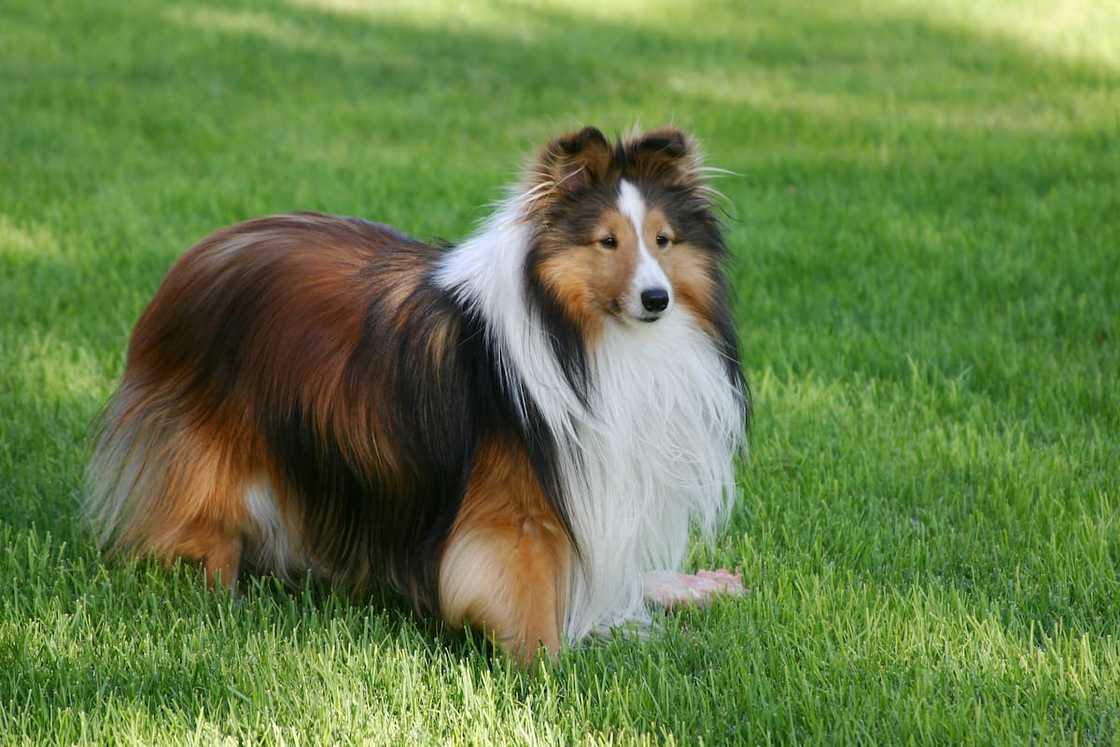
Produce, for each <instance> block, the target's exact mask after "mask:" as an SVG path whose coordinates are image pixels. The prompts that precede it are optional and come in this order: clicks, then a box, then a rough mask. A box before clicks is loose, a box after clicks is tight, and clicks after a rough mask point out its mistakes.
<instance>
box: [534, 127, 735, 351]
mask: <svg viewBox="0 0 1120 747" xmlns="http://www.w3.org/2000/svg"><path fill="white" fill-rule="evenodd" d="M534 179H535V180H536V184H535V185H531V186H530V193H529V194H530V195H531V198H530V199H532V205H533V208H532V211H531V220H533V221H534V223H535V230H536V240H535V242H534V244H533V248H532V250H531V252H530V255H529V261H528V265H527V268H526V270H527V272H528V281H529V284H530V287H531V288H533V289H535V290H537V292H538V293H540V294H542V295H544V296H545V297H546V299H547V301H548V302H549V303H550V304H551V305H552V306H554V307H556V308H558V309H559V310H561V311H562V313H563V314H564V315H565V316H566V317H567V318H568V319H569V320H570V321H571V322H573V323H574V324H577V325H579V327H580V328H582V329H584V330H585V331H586V332H588V333H594V331H595V330H597V329H598V328H600V327H601V325H602V324H603V323H604V322H605V320H607V319H615V320H618V321H620V322H622V323H626V324H630V323H634V324H653V323H656V322H657V321H658V320H659V319H662V318H663V317H665V316H666V315H669V314H674V313H681V312H680V309H682V308H683V309H687V310H688V311H690V312H691V313H693V314H694V315H696V316H697V317H698V318H699V319H700V320H701V321H703V320H704V319H705V318H707V317H708V316H709V315H710V314H711V313H712V312H713V307H714V305H715V304H716V303H717V301H716V296H717V293H718V286H719V272H720V268H719V261H720V258H721V256H722V252H723V243H722V240H721V238H720V234H719V226H718V221H717V220H716V218H715V217H714V215H713V214H712V211H711V205H710V201H709V198H708V194H709V193H708V191H707V190H706V188H705V187H704V185H703V181H702V180H701V179H700V177H699V160H698V157H697V155H696V153H695V146H694V145H692V144H691V143H689V141H688V140H687V138H686V137H685V136H684V134H683V133H681V132H679V131H676V130H659V131H654V132H650V133H646V134H644V135H641V136H638V137H634V138H630V139H627V140H624V141H620V142H618V143H616V144H615V145H614V146H611V145H610V144H608V143H607V141H606V139H605V138H604V137H603V135H602V133H600V132H599V131H598V130H596V129H594V128H586V129H584V130H582V131H580V132H578V133H575V134H573V135H568V136H565V137H563V138H560V139H558V140H556V141H555V142H553V143H552V144H550V145H549V146H548V147H547V148H546V149H545V150H544V152H543V153H542V155H541V157H540V159H539V161H538V162H537V164H536V167H535V169H534V170H533V172H532V174H531V180H534Z"/></svg>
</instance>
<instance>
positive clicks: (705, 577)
mask: <svg viewBox="0 0 1120 747" xmlns="http://www.w3.org/2000/svg"><path fill="white" fill-rule="evenodd" d="M644 583H645V598H646V602H648V603H650V604H653V605H656V606H658V607H664V608H665V609H674V608H676V607H683V606H686V605H693V606H699V607H703V606H705V605H707V604H709V603H710V602H711V601H712V599H714V598H715V597H717V596H719V595H727V596H742V595H743V594H745V593H746V591H747V590H746V587H744V586H743V579H742V577H741V576H740V575H739V574H738V573H732V572H731V571H728V570H725V569H722V568H721V569H719V570H717V571H697V572H696V573H695V574H688V573H676V572H675V571H650V572H649V573H647V574H646V575H645V579H644Z"/></svg>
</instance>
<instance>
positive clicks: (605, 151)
mask: <svg viewBox="0 0 1120 747" xmlns="http://www.w3.org/2000/svg"><path fill="white" fill-rule="evenodd" d="M610 165H611V146H610V143H608V142H607V138H606V137H604V136H603V133H602V132H601V131H600V130H598V129H597V128H595V127H584V128H583V129H582V130H580V131H578V132H570V133H568V134H566V135H562V136H561V137H558V138H556V139H555V140H553V141H552V142H551V143H549V144H548V145H547V146H546V147H545V149H544V150H543V151H542V152H541V155H540V158H539V160H538V162H537V168H536V170H535V172H534V175H535V176H536V177H537V180H538V183H541V184H544V183H547V186H546V187H545V188H546V189H548V190H549V191H556V192H574V191H576V190H578V189H582V188H583V187H587V186H589V185H591V184H594V183H596V182H598V181H601V180H602V179H604V178H606V176H607V172H608V170H609V169H610Z"/></svg>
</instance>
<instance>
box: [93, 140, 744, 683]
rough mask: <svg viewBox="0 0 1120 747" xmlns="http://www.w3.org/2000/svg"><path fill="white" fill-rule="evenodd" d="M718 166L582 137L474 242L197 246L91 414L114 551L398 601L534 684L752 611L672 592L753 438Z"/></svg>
mask: <svg viewBox="0 0 1120 747" xmlns="http://www.w3.org/2000/svg"><path fill="white" fill-rule="evenodd" d="M709 171H710V169H709V168H708V167H705V166H703V164H702V160H701V157H700V154H699V150H698V147H697V144H696V142H695V141H694V140H693V139H692V138H691V137H689V136H688V135H686V134H685V133H683V132H681V131H679V130H676V129H672V128H665V129H659V130H654V131H650V132H646V133H644V134H634V135H630V136H627V137H625V138H620V139H618V140H616V141H614V142H613V143H611V142H608V140H607V138H606V137H605V136H604V135H603V133H602V132H601V131H600V130H598V129H596V128H593V127H587V128H584V129H583V130H581V131H578V132H574V133H570V134H567V135H564V136H562V137H559V138H557V139H556V140H554V141H552V142H551V143H549V144H548V145H547V146H545V147H544V148H543V149H542V150H541V151H540V152H539V153H538V155H537V157H536V158H535V160H534V161H533V162H532V163H531V165H530V166H529V167H528V168H527V169H526V170H525V173H524V175H523V178H522V179H521V181H520V182H519V183H518V184H517V185H516V186H515V187H514V188H512V189H511V190H510V191H509V194H508V195H507V197H506V199H504V201H502V202H500V203H499V204H498V205H497V206H496V207H495V209H494V212H493V214H492V215H491V216H490V217H489V218H488V219H486V220H485V221H484V222H483V223H482V224H481V226H480V227H479V228H478V229H477V230H476V232H475V233H474V234H473V235H472V236H470V237H469V238H467V239H466V240H465V241H463V242H462V243H460V244H458V245H447V246H440V247H436V246H431V245H428V244H425V243H422V242H420V241H416V240H414V239H411V238H408V237H407V236H405V235H403V234H402V233H400V232H398V231H396V230H395V229H393V228H390V227H388V226H385V225H382V224H378V223H372V222H368V221H365V220H361V219H357V218H349V217H334V216H328V215H323V214H317V213H297V214H290V215H277V216H272V217H266V218H260V219H256V220H250V221H247V222H244V223H240V224H237V225H234V226H232V227H228V228H224V229H222V230H219V231H217V232H215V233H213V234H211V235H210V236H208V237H206V238H204V239H202V240H201V241H200V242H199V243H197V244H196V245H194V246H193V247H192V248H191V249H190V250H188V251H187V252H186V253H185V254H184V255H183V256H182V257H181V258H180V259H179V260H178V261H177V262H176V263H175V264H174V266H173V267H172V268H171V270H170V271H169V272H168V274H167V276H166V278H165V279H164V280H163V282H162V284H161V285H160V287H159V289H158V291H157V292H156V294H155V297H154V298H153V299H152V301H151V303H150V304H149V305H148V306H147V308H146V309H145V310H144V312H143V314H142V316H141V317H140V319H139V321H138V322H137V324H136V327H135V330H134V331H133V333H132V336H131V338H130V341H129V346H128V354H127V364H126V368H125V372H124V375H123V377H122V380H121V382H120V385H119V387H118V389H117V390H116V392H115V393H114V394H113V396H112V398H111V399H110V401H109V403H108V404H107V406H106V408H105V411H104V413H103V415H102V419H101V422H100V428H99V432H98V436H97V443H96V446H95V450H94V455H93V459H92V461H91V464H90V468H89V470H88V477H87V482H88V489H87V491H86V496H85V510H86V513H87V515H88V517H89V519H90V520H91V522H92V524H93V526H94V527H95V530H96V533H97V535H98V539H99V541H100V543H101V544H102V546H104V547H105V548H106V549H107V550H108V551H109V552H125V553H128V554H133V555H144V556H152V557H156V558H160V559H162V560H164V561H167V562H171V561H173V560H175V559H177V558H183V559H192V560H196V561H201V563H202V565H203V566H204V567H205V571H206V575H207V578H208V580H209V582H210V583H211V584H213V585H215V586H218V585H221V586H225V587H227V588H229V589H230V590H234V589H235V587H236V583H237V578H238V574H239V572H240V570H241V569H242V568H243V567H249V568H253V569H255V570H259V571H261V572H266V573H272V574H276V575H278V576H280V577H282V578H290V577H291V576H292V574H296V573H300V574H305V573H308V572H310V573H313V574H315V575H316V576H319V577H322V578H324V579H327V580H329V581H331V582H333V583H337V584H341V585H342V586H343V587H345V588H348V589H352V590H356V591H361V590H365V589H368V588H370V587H372V586H379V587H386V586H387V587H389V588H391V589H394V590H395V591H397V592H399V593H400V594H403V595H404V596H405V597H407V598H408V599H409V600H410V601H411V603H412V604H413V605H414V606H415V608H416V609H417V610H418V611H420V612H421V613H426V614H432V615H438V616H439V617H441V618H442V619H443V620H444V621H445V622H446V623H447V625H448V626H449V627H450V628H452V629H459V628H461V627H462V626H464V625H466V624H470V625H471V626H473V627H478V628H480V629H482V630H484V631H486V634H487V635H488V636H489V637H490V638H491V640H493V641H494V642H496V643H497V644H498V645H499V646H500V647H501V648H502V649H504V650H505V651H507V652H508V653H509V654H510V655H511V656H513V657H514V658H515V659H516V660H517V661H519V662H522V663H528V662H531V661H533V660H534V659H535V658H536V657H537V656H538V654H540V653H541V652H542V651H544V652H547V653H548V654H555V653H556V652H558V651H559V650H560V649H561V648H562V646H564V645H566V644H571V643H574V642H576V641H579V640H580V639H582V638H584V637H585V636H587V635H589V634H591V633H594V632H598V631H603V630H607V629H610V628H612V627H614V626H618V625H622V624H630V623H637V624H641V623H643V622H648V621H649V619H650V614H651V611H650V605H651V603H653V604H661V605H664V606H673V605H675V604H678V603H686V602H690V601H701V602H702V601H705V600H707V599H709V598H711V597H712V596H713V595H714V594H719V593H730V594H734V593H739V592H741V591H742V584H741V580H740V579H739V577H738V576H737V575H736V574H733V573H730V572H727V571H717V572H701V573H700V574H697V575H686V574H683V573H680V572H679V569H680V568H681V566H682V564H683V561H684V557H685V552H686V549H687V546H688V542H689V532H690V528H691V527H694V526H699V528H700V529H701V530H703V531H706V532H709V533H710V532H711V531H713V530H714V529H715V528H716V527H717V526H718V525H719V522H720V520H721V519H722V518H723V517H725V516H726V515H727V513H728V509H729V507H730V506H731V504H732V502H733V501H734V498H735V460H736V457H737V455H738V454H739V453H740V452H741V451H742V450H743V449H745V446H746V431H747V424H748V421H749V417H750V395H749V390H748V387H747V382H746V380H745V378H744V375H743V373H742V369H741V365H740V357H739V356H740V354H739V342H738V339H737V333H736V329H735V325H734V322H733V319H732V312H731V308H730V300H729V287H728V282H727V279H726V277H725V274H724V268H723V265H724V263H725V260H726V255H727V250H726V247H725V244H724V240H723V238H722V234H721V226H720V221H719V219H718V215H717V210H716V202H715V199H714V198H715V196H716V195H718V193H716V192H715V190H714V189H713V188H712V187H711V186H709V184H708V180H707V176H708V175H709Z"/></svg>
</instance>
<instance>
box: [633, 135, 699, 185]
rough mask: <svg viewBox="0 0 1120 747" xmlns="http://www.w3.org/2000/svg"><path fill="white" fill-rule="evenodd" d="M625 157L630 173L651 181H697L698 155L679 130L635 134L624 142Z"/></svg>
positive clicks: (690, 141)
mask: <svg viewBox="0 0 1120 747" xmlns="http://www.w3.org/2000/svg"><path fill="white" fill-rule="evenodd" d="M626 155H627V161H629V162H630V163H631V164H632V166H633V168H634V170H635V171H636V172H637V173H639V174H641V175H642V177H644V178H646V179H650V180H651V181H667V182H670V183H673V184H691V183H693V182H695V181H697V171H696V170H697V168H698V167H699V166H700V154H699V151H698V149H697V148H696V145H695V143H693V142H692V140H691V138H689V137H688V135H686V134H684V132H682V131H681V130H678V129H675V128H671V127H666V128H662V129H659V130H651V131H649V132H646V133H644V134H642V135H639V136H638V137H636V138H634V139H632V140H629V141H628V142H627V143H626Z"/></svg>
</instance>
